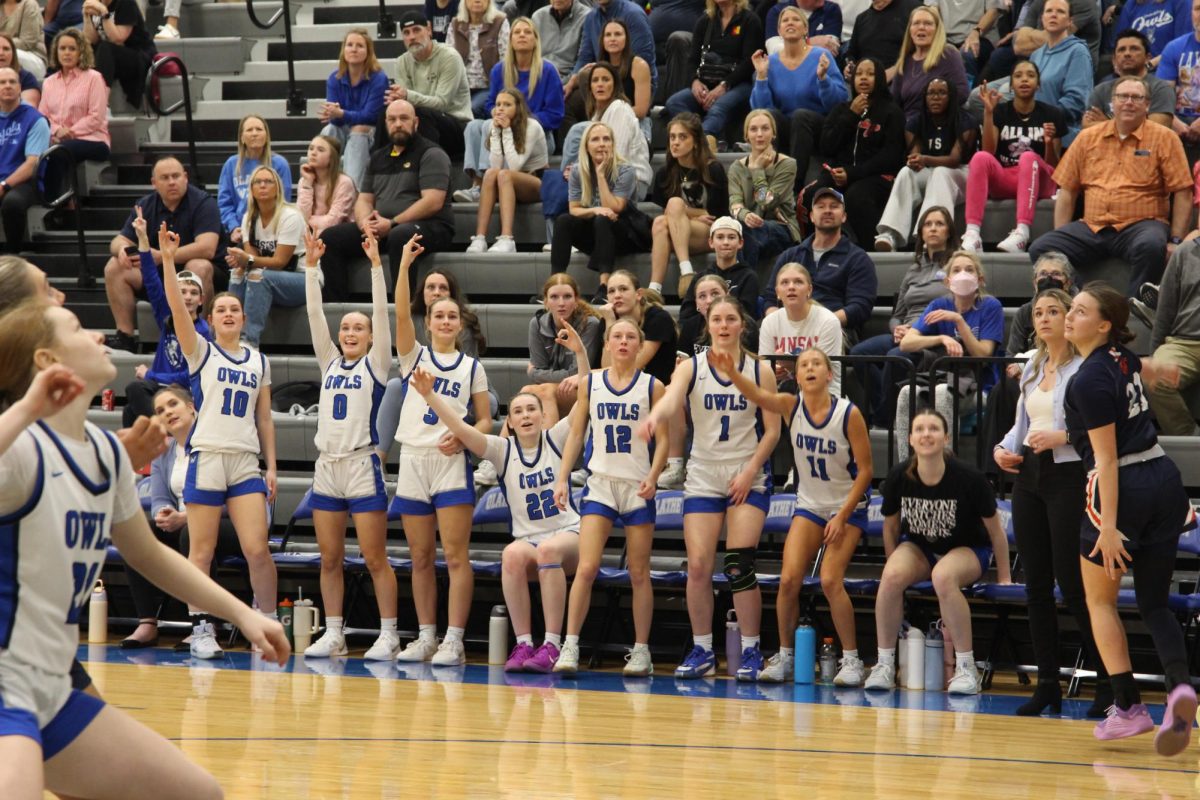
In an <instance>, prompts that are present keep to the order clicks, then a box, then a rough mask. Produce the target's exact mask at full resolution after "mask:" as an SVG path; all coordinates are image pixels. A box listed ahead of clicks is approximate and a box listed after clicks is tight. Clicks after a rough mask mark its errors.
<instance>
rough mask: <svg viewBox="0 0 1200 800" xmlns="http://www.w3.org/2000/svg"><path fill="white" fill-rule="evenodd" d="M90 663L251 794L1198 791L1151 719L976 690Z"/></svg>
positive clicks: (1198, 751) (1192, 754)
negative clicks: (855, 694)
mask: <svg viewBox="0 0 1200 800" xmlns="http://www.w3.org/2000/svg"><path fill="white" fill-rule="evenodd" d="M182 660H183V659H181V661H182ZM88 669H89V672H91V674H92V676H93V678H94V679H95V681H96V684H97V686H98V687H99V689H100V690H101V692H102V693H103V694H104V696H105V697H106V698H107V699H108V701H109V702H111V703H114V704H116V705H118V706H120V707H123V708H125V709H127V710H128V711H129V713H131V714H133V715H134V716H136V717H137V718H138V719H140V720H142V721H143V722H145V723H146V724H148V725H150V726H151V727H153V728H154V729H155V730H158V731H159V732H161V733H162V734H163V735H165V736H167V737H168V738H170V739H171V740H173V741H175V742H177V743H178V745H179V746H180V747H181V748H182V749H183V750H184V751H185V752H186V753H187V754H188V755H189V756H190V757H191V758H193V759H195V760H196V761H197V762H199V763H200V764H202V765H203V766H204V767H205V768H207V769H208V770H210V771H212V772H213V774H215V775H216V776H217V777H218V778H219V779H220V781H221V783H222V785H223V786H224V787H225V790H226V796H227V797H229V798H236V799H241V798H245V799H246V800H250V799H251V798H253V799H254V800H258V799H259V798H287V799H288V800H293V799H295V798H372V799H374V798H380V799H381V800H382V799H383V798H387V799H388V800H391V799H392V798H405V799H406V800H407V799H408V798H459V797H470V798H492V797H501V798H514V799H516V798H580V799H581V800H601V799H603V798H634V797H638V798H643V797H644V798H680V799H681V800H682V799H684V798H686V799H687V800H701V799H703V798H778V799H779V800H797V799H798V798H801V799H803V800H821V799H822V798H842V797H846V798H856V800H857V799H858V798H896V800H910V799H911V798H938V800H944V799H945V798H964V797H969V798H1006V800H1009V799H1011V798H1038V800H1057V799H1060V798H1089V799H1091V798H1122V799H1125V798H1143V797H1145V798H1155V800H1162V799H1163V798H1185V797H1195V796H1200V780H1198V778H1200V773H1198V771H1197V770H1198V766H1200V765H1198V763H1197V759H1198V757H1200V743H1198V744H1194V745H1193V747H1192V749H1191V750H1190V751H1189V753H1188V754H1187V755H1185V756H1184V757H1180V758H1176V759H1170V760H1167V759H1162V758H1159V757H1157V756H1156V755H1154V752H1153V743H1152V741H1151V737H1149V736H1143V737H1139V738H1137V739H1134V740H1129V741H1125V742H1118V743H1116V744H1101V743H1099V742H1096V741H1095V740H1094V739H1093V737H1092V732H1091V728H1092V725H1091V723H1088V722H1082V721H1073V720H1065V719H1049V718H1045V719H1032V720H1031V719H1020V718H1016V717H1013V716H1006V715H998V714H984V713H974V712H972V711H971V710H970V709H971V708H972V706H971V704H970V701H967V703H966V704H964V705H961V706H957V707H960V708H964V709H966V710H964V711H925V710H913V709H909V708H903V707H901V708H875V707H871V706H869V705H867V706H859V705H849V706H843V705H838V704H809V703H798V702H784V701H783V700H790V699H791V695H790V693H791V692H792V691H793V687H791V686H782V687H773V688H772V689H771V690H770V691H776V692H778V693H779V694H777V695H775V697H777V698H780V700H779V701H777V702H771V701H770V700H768V701H763V700H761V699H759V700H741V699H727V698H706V697H688V696H667V695H660V694H657V693H656V694H648V693H643V692H640V691H638V689H644V688H646V682H645V681H630V682H628V683H626V684H625V686H626V687H627V689H628V690H627V691H589V690H587V689H586V687H587V685H588V682H587V680H586V679H584V680H580V681H578V682H571V683H564V682H561V681H559V680H557V679H554V680H548V681H547V682H546V683H547V685H545V686H510V685H505V684H504V683H503V682H502V681H497V682H496V683H494V684H480V683H470V682H466V683H460V682H458V678H459V677H460V675H461V673H459V672H456V671H455V670H453V669H451V670H439V671H437V672H434V671H433V670H427V671H426V672H424V673H422V674H423V675H424V676H425V677H426V678H429V677H434V678H436V679H427V680H401V679H397V678H396V677H394V676H395V672H394V670H393V671H391V672H390V673H389V674H388V676H387V677H384V678H376V677H371V676H370V675H369V674H367V675H366V676H365V677H349V676H346V675H337V674H334V675H320V674H313V673H312V672H309V671H308V670H306V669H304V668H303V667H302V666H297V667H296V670H297V671H296V672H295V673H292V672H273V671H267V670H261V669H250V670H244V669H242V670H239V669H215V668H212V667H211V666H209V665H200V666H159V665H146V666H140V665H135V664H128V663H126V664H119V663H102V662H101V663H96V662H92V663H89V664H88ZM386 669H387V670H391V668H390V665H389V666H388V667H387V668H386ZM384 671H386V670H384V669H381V670H380V674H383V673H384ZM654 680H655V681H666V682H671V683H673V679H672V678H670V677H669V676H665V677H664V676H658V677H656V678H655V679H654ZM575 686H578V687H579V688H575ZM683 688H684V689H686V688H688V687H683ZM859 697H860V698H861V697H862V696H861V695H859ZM918 698H919V696H918ZM917 702H920V701H919V699H918V700H917ZM902 704H903V701H902Z"/></svg>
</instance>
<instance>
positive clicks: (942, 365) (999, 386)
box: [928, 356, 1029, 469]
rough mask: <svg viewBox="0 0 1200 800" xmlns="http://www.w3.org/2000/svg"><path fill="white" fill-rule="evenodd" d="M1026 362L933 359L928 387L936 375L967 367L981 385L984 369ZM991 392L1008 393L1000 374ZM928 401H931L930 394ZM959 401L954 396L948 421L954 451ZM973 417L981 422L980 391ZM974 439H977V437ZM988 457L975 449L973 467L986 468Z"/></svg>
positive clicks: (936, 379) (993, 358) (991, 358)
mask: <svg viewBox="0 0 1200 800" xmlns="http://www.w3.org/2000/svg"><path fill="white" fill-rule="evenodd" d="M1028 360H1029V359H1027V358H1021V357H1018V356H986V357H985V356H940V357H938V358H935V359H934V360H933V363H932V364H930V365H929V373H928V374H929V386H930V387H933V386H936V385H937V383H938V382H939V375H938V373H941V372H946V371H949V370H951V369H956V368H961V367H969V368H971V370H972V372H973V374H974V376H975V380H976V382H977V383H982V381H980V380H979V376H980V372H981V371H982V370H983V369H984V368H986V367H990V366H1000V365H1008V364H1024V363H1025V362H1026V361H1028ZM993 390H994V391H999V392H1007V391H1008V384H1007V383H1006V382H1005V381H1004V376H1003V374H1001V375H1000V377H999V380H997V381H996V387H993ZM931 391H932V389H931ZM930 399H931V400H932V399H933V397H932V394H931V396H930ZM960 399H961V398H960V397H958V396H957V395H955V397H954V403H953V404H952V413H951V419H950V432H951V434H952V435H953V437H954V438H953V444H952V447H953V448H954V449H955V450H957V449H958V406H959V400H960ZM975 417H976V419H978V420H980V421H982V420H983V392H980V391H976V392H975ZM976 438H978V435H977V437H976ZM988 455H990V453H984V452H982V449H981V448H978V447H977V448H975V466H977V467H979V468H980V469H983V468H984V467H985V466H986V459H987V456H988Z"/></svg>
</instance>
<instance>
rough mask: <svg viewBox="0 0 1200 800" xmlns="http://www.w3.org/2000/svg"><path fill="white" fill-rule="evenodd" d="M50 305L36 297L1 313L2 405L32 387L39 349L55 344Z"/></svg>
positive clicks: (0, 386) (0, 362)
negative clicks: (34, 361)
mask: <svg viewBox="0 0 1200 800" xmlns="http://www.w3.org/2000/svg"><path fill="white" fill-rule="evenodd" d="M49 308H50V306H49V305H48V304H46V303H42V302H40V301H38V300H36V299H30V300H26V301H25V302H23V303H21V304H20V305H18V306H17V307H16V308H14V309H12V310H11V311H10V312H9V313H7V314H5V315H4V316H3V317H0V342H4V347H0V409H6V408H8V407H9V406H11V405H12V404H13V403H15V402H17V401H18V400H20V399H21V398H22V397H24V396H25V393H26V392H27V391H29V385H30V384H31V383H33V377H34V375H35V374H36V372H37V371H36V368H35V367H34V363H33V357H34V354H35V353H37V351H38V350H42V349H44V348H47V347H53V346H54V343H55V342H56V341H57V340H58V335H57V333H56V331H55V328H54V323H53V322H51V321H50V317H49V315H48V314H47V313H46V311H47V310H48V309H49Z"/></svg>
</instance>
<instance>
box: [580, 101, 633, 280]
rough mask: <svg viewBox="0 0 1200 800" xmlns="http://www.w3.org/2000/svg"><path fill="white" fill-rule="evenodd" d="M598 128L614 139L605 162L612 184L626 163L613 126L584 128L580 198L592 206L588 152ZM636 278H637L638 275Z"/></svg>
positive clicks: (600, 123)
mask: <svg viewBox="0 0 1200 800" xmlns="http://www.w3.org/2000/svg"><path fill="white" fill-rule="evenodd" d="M596 128H604V130H606V131H608V135H609V136H611V137H612V139H613V152H612V158H610V159H608V161H606V162H605V164H604V178H605V180H607V181H608V184H609V185H610V186H611V185H612V182H613V178H614V177H615V176H616V174H617V167H619V166H620V165H622V164H624V163H625V159H624V158H622V157H621V154H620V153H618V152H617V137H616V135H614V134H613V130H612V128H610V127H608V125H606V124H605V123H603V122H593V123H592V124H591V125H588V126H587V128H586V129H584V131H583V139H581V140H580V146H579V189H580V200H581V201H582V202H583V204H584V205H586V206H590V205H591V204H592V169H593V168H592V155H591V153H589V152H588V140H589V139H591V136H592V131H594V130H596ZM620 271H621V270H618V272H620ZM631 274H632V273H631ZM634 280H635V281H636V280H637V278H636V276H635V278H634Z"/></svg>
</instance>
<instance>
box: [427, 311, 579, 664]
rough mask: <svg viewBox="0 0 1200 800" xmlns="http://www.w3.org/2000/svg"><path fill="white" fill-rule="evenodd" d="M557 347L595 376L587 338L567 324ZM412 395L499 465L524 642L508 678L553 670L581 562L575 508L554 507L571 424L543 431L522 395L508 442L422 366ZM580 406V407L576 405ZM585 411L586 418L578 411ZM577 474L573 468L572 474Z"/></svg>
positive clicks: (512, 613)
mask: <svg viewBox="0 0 1200 800" xmlns="http://www.w3.org/2000/svg"><path fill="white" fill-rule="evenodd" d="M555 321H556V324H557V327H558V336H557V337H556V338H555V344H556V346H561V347H567V348H569V349H570V350H572V351H573V352H574V353H575V359H576V363H577V364H578V365H579V368H580V369H579V372H578V374H579V375H580V376H581V377H586V376H587V374H588V359H587V351H586V349H585V348H584V345H583V340H582V339H580V338H579V334H578V333H576V332H575V329H574V328H573V327H571V326H570V325H569V324H567V323H564V322H563V320H562V318H560V317H556V318H555ZM409 389H410V390H411V391H415V392H417V393H418V394H420V395H421V397H423V398H425V402H427V403H428V404H429V407H430V408H432V409H433V410H434V412H435V413H436V414H437V415H438V418H439V419H441V420H442V421H443V422H445V423H446V427H448V428H449V429H450V432H451V433H453V434H454V435H455V436H457V437H458V439H459V441H461V442H462V443H463V444H464V445H465V446H466V448H467V449H468V450H470V451H471V452H472V453H474V454H475V455H476V456H477V457H479V458H481V459H487V460H488V461H489V462H491V463H492V464H493V465H494V466H495V467H496V476H497V478H498V480H499V484H500V490H501V491H502V492H503V493H504V498H505V501H506V502H507V503H508V508H509V514H510V516H511V519H512V535H513V542H512V543H511V544H509V545H508V546H507V547H505V548H504V554H503V556H502V559H501V563H502V567H503V571H502V573H501V584H502V586H503V588H504V603H505V605H506V607H507V608H508V618H509V621H510V622H511V623H512V627H513V634H514V635H515V636H516V637H517V643H516V645H515V646H514V647H513V650H512V653H510V654H509V657H508V661H506V662H505V665H504V670H505V671H506V672H543V673H544V672H550V670H551V669H553V668H554V662H555V661H556V660H557V659H558V654H559V649H560V648H561V646H562V625H563V612H564V611H565V610H566V605H567V574H568V573H570V572H573V571H574V569H575V563H576V561H577V560H578V558H579V514H578V512H577V511H576V510H575V508H574V506H570V507H568V508H566V509H561V510H560V509H559V507H558V506H557V505H555V504H554V488H553V487H554V481H555V480H556V479H557V478H558V476H559V475H560V474H563V461H562V448H563V445H564V444H565V443H566V439H567V432H568V430H569V429H570V425H571V418H570V417H569V416H567V417H563V418H562V419H561V420H559V421H558V422H556V423H555V424H554V425H552V426H551V427H550V428H548V429H546V430H543V429H542V428H543V408H542V400H541V398H539V397H538V396H537V395H535V394H532V393H530V392H520V393H518V394H517V395H515V396H514V397H513V398H512V399H511V400H509V402H508V420H507V423H506V427H507V428H508V436H507V437H502V436H492V435H491V434H483V433H480V432H479V431H478V430H476V429H475V428H473V427H471V426H470V425H468V424H467V423H466V422H465V421H463V419H462V418H461V417H460V416H458V415H456V414H455V413H454V412H453V410H452V409H451V408H450V407H449V405H448V404H447V403H446V401H445V400H444V399H442V397H441V396H440V395H439V394H438V393H437V392H435V391H433V376H432V375H430V374H429V373H428V372H426V371H425V370H423V369H421V368H419V367H418V368H417V370H416V371H415V372H413V374H412V377H410V378H409ZM575 408H579V406H578V404H576V406H575ZM574 413H580V412H574ZM566 472H567V473H568V474H569V473H570V470H569V469H568V470H566ZM535 578H536V580H537V582H538V586H539V587H540V588H541V593H542V613H543V615H544V617H545V621H546V638H545V640H544V641H543V642H542V644H541V646H540V647H538V648H536V649H535V648H534V646H533V635H532V630H533V628H532V622H531V619H530V600H529V581H530V580H532V579H535Z"/></svg>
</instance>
